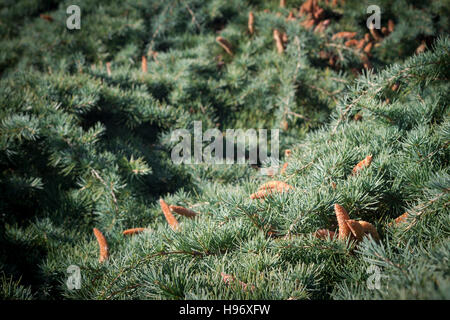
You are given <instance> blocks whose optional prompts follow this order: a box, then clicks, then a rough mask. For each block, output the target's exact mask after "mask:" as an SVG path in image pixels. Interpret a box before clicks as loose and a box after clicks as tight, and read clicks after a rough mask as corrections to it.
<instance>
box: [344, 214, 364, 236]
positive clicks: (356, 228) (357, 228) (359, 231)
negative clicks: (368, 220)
mask: <svg viewBox="0 0 450 320" xmlns="http://www.w3.org/2000/svg"><path fill="white" fill-rule="evenodd" d="M345 223H346V224H347V226H348V227H349V228H350V231H351V232H352V235H353V237H354V238H355V239H356V241H358V242H359V241H362V239H363V237H364V229H363V227H362V226H361V225H360V224H359V221H356V220H351V219H349V220H346V221H345Z"/></svg>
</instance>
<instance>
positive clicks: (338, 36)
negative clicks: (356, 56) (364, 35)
mask: <svg viewBox="0 0 450 320" xmlns="http://www.w3.org/2000/svg"><path fill="white" fill-rule="evenodd" d="M354 36H356V32H349V31H341V32H338V33H335V34H334V35H333V36H332V37H331V40H336V39H341V38H343V39H351V38H353V37H354Z"/></svg>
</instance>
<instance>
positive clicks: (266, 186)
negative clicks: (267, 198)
mask: <svg viewBox="0 0 450 320" xmlns="http://www.w3.org/2000/svg"><path fill="white" fill-rule="evenodd" d="M289 189H294V187H292V186H291V185H289V184H287V183H286V182H283V181H276V180H273V181H269V182H266V183H263V184H262V185H261V186H260V187H259V188H258V191H261V190H278V191H282V190H283V191H285V190H289Z"/></svg>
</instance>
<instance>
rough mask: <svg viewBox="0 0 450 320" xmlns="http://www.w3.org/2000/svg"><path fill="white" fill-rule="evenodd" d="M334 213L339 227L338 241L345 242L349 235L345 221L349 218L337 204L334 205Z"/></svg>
mask: <svg viewBox="0 0 450 320" xmlns="http://www.w3.org/2000/svg"><path fill="white" fill-rule="evenodd" d="M334 212H335V213H336V219H337V222H338V226H339V236H338V237H339V239H340V240H345V239H346V238H347V237H348V236H349V235H350V232H351V231H350V228H349V227H348V225H347V223H346V222H345V221H346V220H349V219H350V217H349V215H348V213H347V211H346V210H345V209H344V207H343V206H341V205H339V204H337V203H336V204H335V205H334Z"/></svg>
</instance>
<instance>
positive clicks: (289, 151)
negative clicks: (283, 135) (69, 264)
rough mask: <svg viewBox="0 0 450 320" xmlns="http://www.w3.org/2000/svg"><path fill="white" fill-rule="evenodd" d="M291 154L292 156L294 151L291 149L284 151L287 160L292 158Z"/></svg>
mask: <svg viewBox="0 0 450 320" xmlns="http://www.w3.org/2000/svg"><path fill="white" fill-rule="evenodd" d="M291 154H292V151H291V150H290V149H286V150H284V156H285V157H286V158H288V157H290V156H291Z"/></svg>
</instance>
